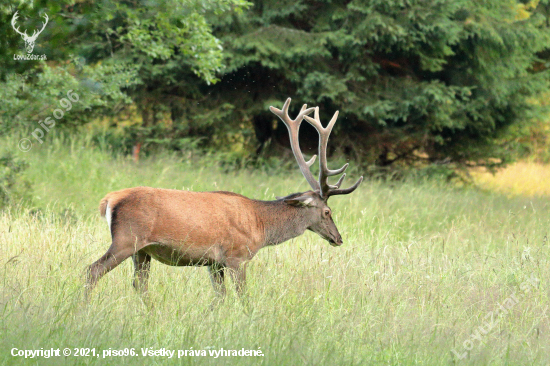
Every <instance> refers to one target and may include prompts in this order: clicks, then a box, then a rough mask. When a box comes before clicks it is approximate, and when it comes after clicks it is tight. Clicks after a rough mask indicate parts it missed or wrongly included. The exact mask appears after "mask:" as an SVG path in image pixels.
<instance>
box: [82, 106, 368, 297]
mask: <svg viewBox="0 0 550 366" xmlns="http://www.w3.org/2000/svg"><path fill="white" fill-rule="evenodd" d="M289 104H290V98H288V99H287V101H286V102H285V104H284V106H283V109H282V110H279V109H276V108H273V107H270V109H271V112H273V113H274V114H275V115H277V116H278V117H279V118H280V119H281V120H282V121H283V122H284V124H285V125H286V127H287V128H288V131H289V134H290V144H291V147H292V152H293V153H294V156H295V157H296V160H297V162H298V166H299V167H300V170H301V171H302V174H303V175H304V177H305V178H306V180H307V181H308V183H309V185H310V186H311V188H312V189H313V190H312V191H307V192H303V193H293V194H291V195H289V196H286V197H283V198H279V199H277V200H275V201H258V200H253V199H249V198H246V197H244V196H241V195H240V194H236V193H231V192H189V191H180V190H172V189H157V188H148V187H137V188H128V189H123V190H121V191H116V192H111V193H109V194H107V195H106V196H105V198H103V199H102V200H101V203H100V205H99V211H100V213H101V216H103V217H105V218H106V219H107V223H108V224H109V228H110V230H111V237H112V244H111V246H110V247H109V249H108V250H107V252H106V253H105V254H104V255H103V256H102V257H101V258H99V260H97V261H96V262H95V263H93V264H92V265H91V266H89V268H88V271H87V293H89V291H90V290H91V289H92V288H93V286H94V285H95V284H96V283H97V281H98V280H99V278H100V277H102V276H103V275H105V274H106V273H107V272H109V271H110V270H112V269H113V268H115V267H116V266H117V265H119V264H120V263H121V262H122V261H124V260H125V259H127V258H128V257H130V256H132V257H133V260H134V266H135V277H134V283H133V284H134V287H135V288H136V290H138V291H139V292H146V291H147V279H148V276H149V270H150V266H151V258H155V259H156V260H158V261H160V262H162V263H164V264H167V265H171V266H209V272H210V278H211V280H212V285H213V286H214V290H215V292H216V294H217V295H218V296H219V298H220V299H223V298H224V295H225V284H224V275H225V270H226V269H229V272H230V274H231V276H232V278H233V280H234V282H235V286H236V289H237V292H238V293H239V294H240V295H241V294H242V293H243V290H244V286H245V270H246V263H247V261H249V260H250V259H252V257H254V255H256V253H257V252H258V250H260V249H261V248H263V247H264V246H267V245H275V244H279V243H282V242H285V241H287V240H289V239H292V238H295V237H297V236H299V235H302V234H303V233H304V232H305V231H306V230H311V231H313V232H315V233H317V234H319V235H320V236H321V237H322V238H323V239H325V240H327V241H328V242H329V243H330V244H331V245H333V246H339V245H342V237H341V236H340V233H339V232H338V229H337V228H336V225H335V224H334V221H333V220H332V216H331V210H330V208H329V207H328V206H327V200H328V198H329V197H330V196H335V195H340V194H348V193H351V192H353V191H354V190H355V189H356V188H357V187H358V186H359V184H361V182H362V181H363V177H361V178H359V180H358V181H357V183H355V184H354V185H353V186H351V187H349V188H346V189H340V185H341V184H342V181H343V179H344V177H345V174H344V175H342V177H341V178H340V180H338V182H337V183H336V184H335V185H330V184H329V183H328V177H329V176H332V175H336V174H340V173H343V172H344V170H345V169H346V168H347V167H348V164H346V165H344V166H343V167H342V168H340V169H337V170H330V169H328V168H327V141H328V138H329V135H330V131H331V130H332V127H333V126H334V123H335V122H336V118H337V117H338V112H336V113H335V114H334V117H332V120H331V121H330V123H329V124H328V126H327V127H326V128H323V126H322V124H321V122H320V120H319V108H309V109H306V108H307V106H306V105H304V106H303V107H302V109H301V111H300V113H299V114H298V116H297V117H296V119H295V120H292V119H290V117H289V115H288V107H289ZM313 111H315V114H314V118H310V117H308V116H307V115H308V114H310V113H311V112H313ZM304 118H306V120H307V121H308V122H309V123H310V124H311V125H313V127H315V129H317V131H318V133H319V137H320V138H319V167H320V169H319V180H316V179H315V178H314V176H313V174H312V173H311V171H310V166H311V165H312V164H313V163H314V161H315V158H316V156H313V158H312V159H311V160H309V161H308V162H306V161H305V159H304V156H303V155H302V152H301V151H300V145H299V143H298V130H299V128H300V124H301V123H302V120H303V119H304Z"/></svg>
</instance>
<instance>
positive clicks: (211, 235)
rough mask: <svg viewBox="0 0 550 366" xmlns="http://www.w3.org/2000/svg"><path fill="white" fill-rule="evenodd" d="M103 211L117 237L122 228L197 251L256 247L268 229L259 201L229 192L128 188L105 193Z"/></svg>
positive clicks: (143, 237)
mask: <svg viewBox="0 0 550 366" xmlns="http://www.w3.org/2000/svg"><path fill="white" fill-rule="evenodd" d="M100 212H101V214H102V216H104V217H106V218H107V221H108V222H109V221H110V228H111V233H112V235H113V238H114V237H115V235H118V233H119V232H122V234H121V235H132V236H135V237H136V239H137V240H138V241H139V240H143V241H144V242H146V243H161V244H166V245H169V246H182V247H185V248H191V247H192V248H194V250H198V251H200V250H201V248H202V249H206V248H210V247H212V246H223V247H225V248H233V249H232V250H237V249H238V248H239V247H240V246H242V245H248V247H249V249H254V247H255V246H259V245H260V244H261V243H262V241H263V240H264V235H265V234H264V232H263V230H262V226H261V222H260V220H259V218H258V216H257V211H256V209H255V202H254V201H253V200H250V199H248V198H246V197H244V196H241V195H239V194H235V193H231V192H190V191H181V190H173V189H159V188H149V187H136V188H129V189H124V190H121V191H116V192H111V193H109V194H107V196H105V198H103V200H102V201H101V203H100ZM109 215H110V218H109ZM251 247H252V248H251ZM258 249H259V248H258Z"/></svg>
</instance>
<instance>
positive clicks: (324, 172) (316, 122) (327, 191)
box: [304, 107, 363, 198]
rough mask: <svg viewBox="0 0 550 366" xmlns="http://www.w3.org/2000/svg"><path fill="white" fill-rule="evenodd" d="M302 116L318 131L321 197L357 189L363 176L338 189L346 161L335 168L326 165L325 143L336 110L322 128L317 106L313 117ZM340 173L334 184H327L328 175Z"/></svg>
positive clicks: (334, 120)
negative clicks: (347, 186) (350, 184)
mask: <svg viewBox="0 0 550 366" xmlns="http://www.w3.org/2000/svg"><path fill="white" fill-rule="evenodd" d="M304 117H305V119H306V121H308V122H309V124H310V125H312V126H313V127H315V129H316V130H317V132H318V133H319V185H320V187H321V197H323V198H329V197H330V196H336V195H338V194H348V193H351V192H353V191H355V189H357V187H359V184H361V182H362V181H363V176H361V177H360V178H359V180H357V182H356V183H355V184H354V185H353V186H351V187H349V188H345V189H340V186H341V185H342V182H343V181H344V178H345V177H346V173H344V171H345V170H346V169H347V168H348V166H349V164H348V163H346V164H344V166H343V167H341V168H340V169H336V170H330V169H329V168H328V166H327V143H328V138H329V136H330V132H331V131H332V127H334V124H335V123H336V119H337V118H338V111H336V113H334V116H333V117H332V119H331V120H330V122H329V123H328V126H327V127H326V128H323V125H322V124H321V120H320V119H319V107H315V114H314V118H311V117H309V116H304ZM342 173H344V174H343V175H342V176H341V177H340V179H339V180H338V182H336V184H335V185H330V184H328V177H330V176H333V175H337V174H342Z"/></svg>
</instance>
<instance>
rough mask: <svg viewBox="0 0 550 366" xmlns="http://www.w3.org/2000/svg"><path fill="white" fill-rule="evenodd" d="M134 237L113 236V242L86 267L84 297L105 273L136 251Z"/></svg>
mask: <svg viewBox="0 0 550 366" xmlns="http://www.w3.org/2000/svg"><path fill="white" fill-rule="evenodd" d="M136 249H137V248H136V239H135V238H134V239H133V240H132V238H130V237H127V236H122V235H119V236H115V237H114V238H113V243H112V244H111V246H110V247H109V249H108V250H107V252H106V253H105V254H103V256H101V258H99V259H98V260H97V261H95V262H94V263H93V264H92V265H90V266H89V267H88V270H87V272H86V298H88V297H89V294H90V292H91V291H92V289H93V288H94V287H95V285H96V284H97V282H98V281H99V279H100V278H101V277H103V276H104V275H105V274H107V273H108V272H110V271H111V270H113V269H114V268H116V267H117V266H118V265H119V264H120V263H122V262H123V261H125V260H126V259H127V258H129V257H130V256H131V255H132V254H134V253H135V252H136Z"/></svg>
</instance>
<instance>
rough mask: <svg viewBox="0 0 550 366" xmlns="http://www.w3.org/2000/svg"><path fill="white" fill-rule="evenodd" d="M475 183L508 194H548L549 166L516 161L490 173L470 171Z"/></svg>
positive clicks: (549, 190) (549, 181)
mask: <svg viewBox="0 0 550 366" xmlns="http://www.w3.org/2000/svg"><path fill="white" fill-rule="evenodd" d="M471 174H472V176H473V177H474V181H475V183H476V184H477V185H478V186H479V187H481V188H483V189H487V190H490V191H494V192H498V193H502V194H505V195H508V196H518V195H523V196H528V197H534V196H550V166H549V165H543V164H539V163H534V162H518V163H514V164H511V165H509V166H507V167H506V168H504V169H501V170H499V171H497V172H496V173H495V174H491V173H489V172H487V171H485V170H482V169H478V170H472V171H471Z"/></svg>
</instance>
